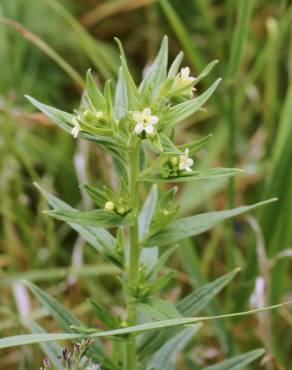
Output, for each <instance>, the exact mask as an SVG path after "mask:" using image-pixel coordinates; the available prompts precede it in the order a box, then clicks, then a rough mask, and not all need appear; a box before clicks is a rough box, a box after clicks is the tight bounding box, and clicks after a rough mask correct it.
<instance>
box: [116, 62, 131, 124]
mask: <svg viewBox="0 0 292 370" xmlns="http://www.w3.org/2000/svg"><path fill="white" fill-rule="evenodd" d="M127 110H128V96H127V87H126V83H125V79H124V74H123V71H122V68H120V69H119V77H118V82H117V86H116V93H115V100H114V113H115V118H116V119H118V120H119V119H121V118H122V117H124V116H125V114H126V111H127Z"/></svg>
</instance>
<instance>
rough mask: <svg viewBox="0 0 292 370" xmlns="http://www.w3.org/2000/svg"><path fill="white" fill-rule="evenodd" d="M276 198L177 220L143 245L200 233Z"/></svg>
mask: <svg viewBox="0 0 292 370" xmlns="http://www.w3.org/2000/svg"><path fill="white" fill-rule="evenodd" d="M276 200H277V198H272V199H269V200H266V201H264V202H260V203H256V204H253V205H251V206H242V207H238V208H234V209H229V210H225V211H218V212H209V213H202V214H199V215H195V216H191V217H186V218H183V219H180V220H177V221H175V222H173V223H172V224H170V225H169V226H167V227H166V228H165V229H163V230H161V231H159V232H158V233H156V234H155V235H153V236H152V237H150V238H149V239H148V240H146V241H145V242H144V246H146V247H147V246H152V245H157V246H161V245H167V244H173V243H176V242H178V241H179V240H182V239H185V238H188V237H191V236H195V235H199V234H202V233H204V232H205V231H208V230H210V229H211V228H212V227H214V226H215V225H216V224H217V223H218V222H220V221H224V220H226V219H228V218H231V217H235V216H238V215H240V214H242V213H245V212H248V211H251V210H253V209H256V208H258V207H261V206H264V205H267V204H269V203H272V202H274V201H276Z"/></svg>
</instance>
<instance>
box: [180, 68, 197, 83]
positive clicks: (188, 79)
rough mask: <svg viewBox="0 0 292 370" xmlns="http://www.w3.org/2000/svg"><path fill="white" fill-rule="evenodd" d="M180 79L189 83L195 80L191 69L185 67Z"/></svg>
mask: <svg viewBox="0 0 292 370" xmlns="http://www.w3.org/2000/svg"><path fill="white" fill-rule="evenodd" d="M180 79H181V81H183V82H186V83H189V82H193V81H194V80H195V77H191V76H190V68H189V67H184V68H182V69H181V70H180Z"/></svg>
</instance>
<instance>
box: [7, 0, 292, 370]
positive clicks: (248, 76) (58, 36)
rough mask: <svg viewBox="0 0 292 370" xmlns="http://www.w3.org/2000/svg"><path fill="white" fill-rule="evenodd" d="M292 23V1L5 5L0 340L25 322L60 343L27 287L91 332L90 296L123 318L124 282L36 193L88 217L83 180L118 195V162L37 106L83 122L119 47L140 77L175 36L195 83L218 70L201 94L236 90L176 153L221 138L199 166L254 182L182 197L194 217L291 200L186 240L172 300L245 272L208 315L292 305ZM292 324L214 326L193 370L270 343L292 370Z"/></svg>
mask: <svg viewBox="0 0 292 370" xmlns="http://www.w3.org/2000/svg"><path fill="white" fill-rule="evenodd" d="M291 25H292V5H291V3H289V1H285V0H221V1H220V0H217V1H216V0H183V1H182V0H161V1H158V0H108V1H98V0H83V1H78V0H71V1H69V0H67V1H61V0H42V1H40V0H1V1H0V158H1V159H0V199H1V202H0V217H1V224H0V297H1V299H0V335H1V337H2V336H7V335H15V334H19V333H21V332H23V331H24V332H25V331H27V330H29V329H28V328H29V326H30V325H31V321H29V320H28V317H29V318H30V319H33V320H38V322H40V323H41V324H42V325H43V326H45V327H46V328H47V329H48V330H49V331H54V330H57V329H56V325H55V323H54V322H53V320H51V319H50V318H48V316H47V313H46V312H45V311H44V310H42V309H40V308H39V306H38V305H37V304H36V302H35V301H34V300H33V299H32V297H31V296H30V295H29V294H28V292H27V290H26V288H25V287H24V285H23V284H22V282H21V281H22V279H26V280H30V281H33V282H35V283H36V284H38V285H40V286H41V287H43V288H45V289H47V291H48V292H49V293H50V294H52V295H53V296H55V297H57V298H58V299H59V300H60V301H61V302H63V303H64V304H65V305H66V306H67V307H70V308H71V309H72V310H73V312H74V313H75V314H76V315H78V316H80V317H83V318H86V319H85V320H86V321H88V322H92V320H93V316H92V313H91V312H90V310H89V305H88V304H87V302H86V298H87V297H89V296H90V297H92V298H93V299H96V300H98V301H99V302H101V303H102V304H105V305H106V306H108V307H110V306H111V307H113V310H114V311H115V312H120V310H121V306H120V305H121V296H120V293H119V292H120V287H119V284H118V282H117V280H116V278H115V276H114V275H115V273H116V271H115V269H114V268H113V267H112V266H110V265H108V264H106V263H105V262H104V261H103V260H101V259H100V258H99V256H98V255H97V254H96V252H95V251H94V250H93V249H92V248H87V247H86V246H85V245H84V242H83V240H81V239H79V238H77V239H76V235H75V233H74V232H73V231H72V230H69V228H68V227H67V226H66V225H64V224H63V223H62V224H61V223H55V222H53V221H52V220H51V219H50V218H48V217H45V216H43V215H41V210H43V209H46V207H47V206H46V204H45V202H44V200H43V199H41V198H40V197H39V195H38V192H37V191H36V189H35V188H34V187H33V185H32V184H33V182H34V181H36V182H39V183H41V184H42V185H43V186H44V187H45V188H46V189H48V190H50V191H52V192H55V193H57V194H58V195H60V197H61V198H62V199H64V200H65V201H66V202H68V203H70V204H72V205H73V206H74V205H75V206H77V205H79V206H81V207H83V208H90V207H91V204H90V201H89V199H88V198H87V197H86V196H85V195H84V194H82V193H80V190H79V188H78V182H79V183H85V182H88V183H91V184H94V185H100V184H102V183H104V182H107V183H109V184H111V185H112V186H113V187H115V183H114V180H113V177H112V176H111V175H112V172H111V163H110V161H109V158H107V156H106V155H104V154H103V153H102V152H101V151H99V150H98V149H97V148H96V147H95V146H93V145H92V144H89V143H87V142H82V141H79V140H77V141H74V140H73V138H71V137H69V136H67V135H66V134H64V133H63V132H61V131H60V130H58V129H57V128H56V127H55V126H54V125H53V124H52V123H51V122H49V121H48V120H47V119H46V118H45V116H43V115H42V114H41V113H36V112H35V111H33V108H32V107H31V106H30V105H29V103H28V102H27V101H26V100H25V98H24V94H29V95H31V96H34V97H36V98H37V99H39V100H41V101H44V102H45V103H48V104H50V105H55V106H57V107H59V108H60V109H64V110H67V111H70V110H72V109H73V108H74V107H76V106H77V105H78V104H79V96H80V94H81V92H82V87H83V77H82V76H84V75H85V72H86V70H87V69H88V68H89V67H91V68H92V70H93V72H94V74H95V77H96V78H97V80H98V81H101V82H102V81H104V80H105V79H106V78H109V77H111V78H112V79H113V80H115V79H116V76H117V69H118V66H119V55H118V51H117V48H116V46H115V44H114V42H113V37H114V36H117V37H119V38H120V39H121V41H122V42H123V45H124V48H125V50H126V53H127V55H128V57H129V61H130V64H131V67H132V69H133V71H134V73H135V75H136V77H137V80H139V78H140V76H141V74H142V71H143V67H144V65H147V63H150V62H151V61H152V60H153V57H154V56H155V54H156V52H157V49H158V46H159V44H160V42H161V39H162V37H163V35H164V34H167V35H168V36H169V39H170V50H171V54H172V57H173V56H174V55H176V53H177V52H178V51H179V50H181V49H182V50H183V51H184V53H185V61H184V62H185V63H184V64H185V65H189V66H190V68H191V70H192V74H193V75H196V74H198V73H199V72H200V71H201V70H202V69H203V67H204V66H205V65H206V64H207V63H208V62H210V61H211V60H214V59H218V60H219V61H220V63H219V64H218V65H217V66H216V68H214V70H213V71H212V73H211V75H210V76H209V77H208V78H207V79H206V80H204V83H203V84H200V85H199V89H200V90H203V89H205V87H206V86H208V84H209V83H210V81H211V80H214V79H215V77H219V76H221V77H223V82H222V83H221V85H220V87H219V89H218V90H217V92H216V93H215V95H214V96H213V97H212V99H211V100H210V102H209V103H208V106H207V108H208V109H207V111H202V112H200V113H199V114H197V115H196V116H195V117H193V118H192V119H190V120H187V121H185V122H184V124H183V125H181V130H180V133H179V140H181V141H185V138H188V141H190V138H196V137H199V136H201V135H206V134H209V133H213V134H214V136H213V138H212V141H211V143H210V144H209V145H208V147H207V149H206V150H204V151H202V152H201V153H200V154H199V156H198V157H197V158H196V162H195V167H196V168H204V167H206V166H208V165H209V164H213V165H218V164H219V165H222V166H230V167H232V166H236V167H239V168H243V169H244V170H245V173H244V175H242V176H239V177H237V178H236V180H235V181H234V180H232V181H229V182H228V180H221V179H219V180H213V181H208V182H191V183H187V185H184V186H183V187H181V188H180V191H179V195H178V202H179V203H180V205H181V212H182V213H183V214H190V213H196V212H200V211H207V210H219V209H223V208H224V207H226V208H227V207H231V206H232V205H233V204H234V205H241V204H248V203H253V202H257V201H260V200H263V199H266V198H270V197H274V196H276V197H278V198H279V201H278V202H276V203H274V204H273V205H270V206H269V207H264V208H263V209H262V210H261V211H259V212H258V213H257V214H256V215H255V214H253V215H252V216H246V217H243V218H241V219H237V220H236V221H233V222H232V223H231V222H230V223H224V224H221V225H219V226H217V227H215V228H214V229H213V230H212V231H210V232H208V233H206V234H204V235H203V236H201V237H197V238H196V239H195V240H188V241H185V242H184V243H183V244H184V245H183V247H182V248H180V249H179V251H178V252H177V253H176V254H175V256H174V257H173V258H172V261H171V264H172V266H175V268H176V269H178V270H179V273H178V274H177V275H176V282H175V284H172V287H169V289H168V290H167V291H166V292H165V295H167V296H168V298H169V299H171V300H175V299H176V297H177V296H178V295H180V294H184V293H185V292H188V291H189V290H190V289H192V288H193V287H197V286H199V285H201V284H202V283H204V282H206V281H210V280H212V279H214V278H216V277H218V276H220V275H222V274H224V273H226V272H227V271H229V270H231V269H232V268H234V267H236V266H239V267H241V269H242V271H241V273H240V275H239V277H238V279H237V281H236V282H235V283H234V282H233V283H232V284H231V285H230V287H229V288H227V289H226V290H225V291H224V292H223V294H221V295H220V297H219V298H220V299H218V301H217V302H215V303H214V305H212V306H209V308H208V311H209V313H211V312H217V313H229V312H233V311H234V312H235V311H241V310H244V309H246V308H248V306H250V305H253V306H254V305H256V306H258V307H261V306H263V305H267V304H270V303H278V302H283V301H285V300H288V299H289V296H290V299H291V295H292V291H291V257H292V249H291V248H292V225H291V220H292V170H291V168H292V27H291ZM186 273H187V274H188V275H187V274H186ZM255 288H256V289H255ZM291 324H292V314H291V310H290V312H289V308H287V307H283V308H282V309H280V310H279V311H278V312H276V313H262V314H260V315H258V316H256V317H246V318H243V319H234V320H231V319H228V320H226V321H224V323H218V322H216V321H215V322H213V323H210V324H209V326H208V325H207V326H206V328H205V329H204V330H203V331H202V336H198V337H197V339H196V342H195V343H193V345H192V346H191V347H190V348H189V349H188V351H187V352H186V354H185V358H186V361H185V362H184V363H189V364H192V366H197V368H198V369H199V368H200V367H202V366H203V365H206V364H212V363H216V362H218V361H219V360H222V359H223V358H225V357H227V356H229V355H232V354H234V353H238V352H241V351H245V350H250V349H252V348H254V347H258V346H263V347H265V348H267V349H268V353H269V354H270V355H269V356H268V358H267V363H266V365H265V366H266V368H269V369H287V370H288V369H290V368H291V362H292V326H291ZM42 356H43V355H42V353H41V351H40V349H39V348H38V347H37V346H34V347H29V348H17V349H15V350H9V351H6V352H5V351H2V352H1V354H0V368H1V369H3V370H12V369H38V368H39V366H40V363H41V359H42ZM194 364H196V365H194ZM179 368H180V369H181V367H179ZM190 368H191V369H196V367H190ZM261 368H264V367H262V366H261V365H260V364H257V365H254V367H253V369H261Z"/></svg>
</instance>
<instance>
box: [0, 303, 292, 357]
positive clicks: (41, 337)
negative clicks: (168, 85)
mask: <svg viewBox="0 0 292 370" xmlns="http://www.w3.org/2000/svg"><path fill="white" fill-rule="evenodd" d="M291 303H292V301H290V302H286V303H281V304H277V305H273V306H269V307H264V308H259V309H255V310H250V311H243V312H237V313H231V314H226V315H218V316H203V317H186V318H178V319H172V320H162V321H156V322H150V323H145V324H140V325H135V326H129V327H127V328H121V329H114V330H107V331H101V332H96V329H93V330H92V332H91V333H90V334H89V335H80V334H70V333H61V334H27V335H17V336H11V337H6V338H1V339H0V348H9V347H15V346H20V345H25V344H33V343H40V342H51V341H57V340H65V339H69V340H70V339H78V338H80V337H86V336H89V337H92V338H101V337H109V336H113V335H125V334H135V335H138V334H140V333H144V332H147V331H151V330H160V329H163V328H170V327H178V326H184V325H186V326H189V325H193V324H196V323H198V322H200V321H209V320H214V319H225V318H231V317H239V316H246V315H253V314H256V313H258V312H263V311H267V310H272V309H276V308H279V307H282V306H284V305H288V304H291ZM103 363H104V362H103Z"/></svg>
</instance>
